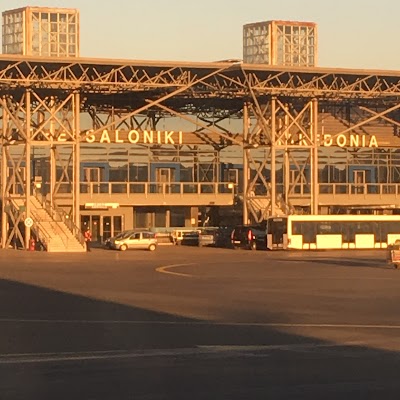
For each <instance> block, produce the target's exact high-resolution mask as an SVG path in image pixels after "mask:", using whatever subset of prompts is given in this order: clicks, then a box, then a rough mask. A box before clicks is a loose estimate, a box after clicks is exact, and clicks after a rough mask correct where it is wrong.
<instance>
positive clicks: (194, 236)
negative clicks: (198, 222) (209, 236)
mask: <svg viewBox="0 0 400 400" xmlns="http://www.w3.org/2000/svg"><path fill="white" fill-rule="evenodd" d="M181 244H182V246H198V245H199V232H198V231H192V232H185V233H184V234H183V237H182V241H181Z"/></svg>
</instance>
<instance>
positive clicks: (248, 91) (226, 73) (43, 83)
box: [0, 55, 400, 109]
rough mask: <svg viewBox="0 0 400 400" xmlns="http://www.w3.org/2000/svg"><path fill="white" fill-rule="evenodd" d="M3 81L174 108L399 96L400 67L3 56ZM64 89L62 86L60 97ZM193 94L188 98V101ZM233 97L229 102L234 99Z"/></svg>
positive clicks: (5, 85)
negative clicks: (286, 99) (258, 99)
mask: <svg viewBox="0 0 400 400" xmlns="http://www.w3.org/2000/svg"><path fill="white" fill-rule="evenodd" d="M0 88H1V90H2V91H3V93H4V92H7V91H12V92H13V94H14V95H15V94H16V92H18V90H21V93H22V91H23V90H25V89H26V88H32V89H34V90H36V91H46V90H57V91H66V92H69V91H79V92H80V93H81V94H82V95H83V96H84V97H85V96H86V97H87V98H88V99H89V100H90V101H89V102H90V103H91V104H93V101H94V102H96V101H95V100H96V98H97V97H96V96H99V95H103V96H100V97H101V100H100V99H98V103H99V105H105V106H107V96H106V95H117V96H112V102H113V106H115V107H116V108H118V107H120V108H121V109H124V108H126V109H131V108H132V105H138V104H146V102H148V101H153V100H154V99H160V98H162V101H165V100H168V99H171V100H173V102H175V103H176V104H175V105H176V107H177V108H179V107H180V106H183V105H185V106H187V104H188V103H190V102H193V104H194V106H196V101H197V103H198V100H199V99H201V101H202V103H203V104H206V103H207V101H208V100H213V101H214V102H215V101H217V102H218V103H220V105H221V108H224V109H230V108H231V107H233V108H236V106H237V104H235V103H236V102H235V100H240V101H241V102H242V101H243V99H246V98H247V97H249V98H250V97H251V96H252V95H256V96H257V97H260V96H264V95H265V96H287V97H307V98H320V99H321V100H329V99H333V100H340V99H371V98H386V99H387V98H392V99H394V98H396V99H397V98H398V97H399V96H400V72H398V71H382V70H355V69H336V68H335V69H334V68H319V67H318V68H310V67H307V68H301V67H296V68H294V67H277V66H267V65H254V64H243V63H241V62H238V61H235V62H208V63H199V62H190V63H189V62H163V61H134V60H133V61H130V60H107V59H85V58H65V59H50V58H30V57H26V56H14V55H1V56H0ZM60 94H61V93H60V92H58V93H57V95H58V96H60ZM189 99H190V101H189ZM230 104H231V106H230Z"/></svg>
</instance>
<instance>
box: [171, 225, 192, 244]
mask: <svg viewBox="0 0 400 400" xmlns="http://www.w3.org/2000/svg"><path fill="white" fill-rule="evenodd" d="M194 231H196V230H195V229H190V228H186V229H185V228H182V229H174V230H173V231H172V233H171V240H172V243H173V244H175V245H181V244H182V240H183V237H184V235H185V234H187V233H192V232H194Z"/></svg>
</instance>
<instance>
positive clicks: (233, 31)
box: [0, 0, 400, 70]
mask: <svg viewBox="0 0 400 400" xmlns="http://www.w3.org/2000/svg"><path fill="white" fill-rule="evenodd" d="M28 5H30V6H45V7H66V8H77V9H79V10H80V22H81V54H80V55H81V56H82V57H95V58H112V59H130V60H162V61H206V62H208V61H218V60H224V59H232V58H235V59H237V58H238V59H241V58H242V29H243V25H244V24H247V23H253V22H260V21H268V20H274V19H278V20H297V21H311V22H316V23H317V24H318V53H319V57H318V66H321V67H342V68H357V69H384V70H400V51H399V38H400V22H399V15H400V2H399V1H396V0H379V1H376V0H279V1H274V0H244V1H243V0H147V1H137V0H113V1H109V0H32V2H29V0H0V10H1V11H5V10H9V9H13V8H19V7H25V6H28Z"/></svg>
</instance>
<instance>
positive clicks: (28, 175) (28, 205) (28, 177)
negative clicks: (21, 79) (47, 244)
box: [25, 89, 32, 249]
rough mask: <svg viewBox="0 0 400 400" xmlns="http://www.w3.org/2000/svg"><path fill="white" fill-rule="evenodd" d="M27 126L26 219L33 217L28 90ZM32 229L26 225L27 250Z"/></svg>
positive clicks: (28, 91) (29, 99)
mask: <svg viewBox="0 0 400 400" xmlns="http://www.w3.org/2000/svg"><path fill="white" fill-rule="evenodd" d="M25 101H26V125H25V129H26V131H25V134H26V142H25V219H26V218H30V216H31V190H32V173H31V133H32V132H31V91H30V90H29V89H28V90H26V100H25ZM30 238H31V228H30V227H28V226H26V225H25V249H28V248H29V240H30Z"/></svg>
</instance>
